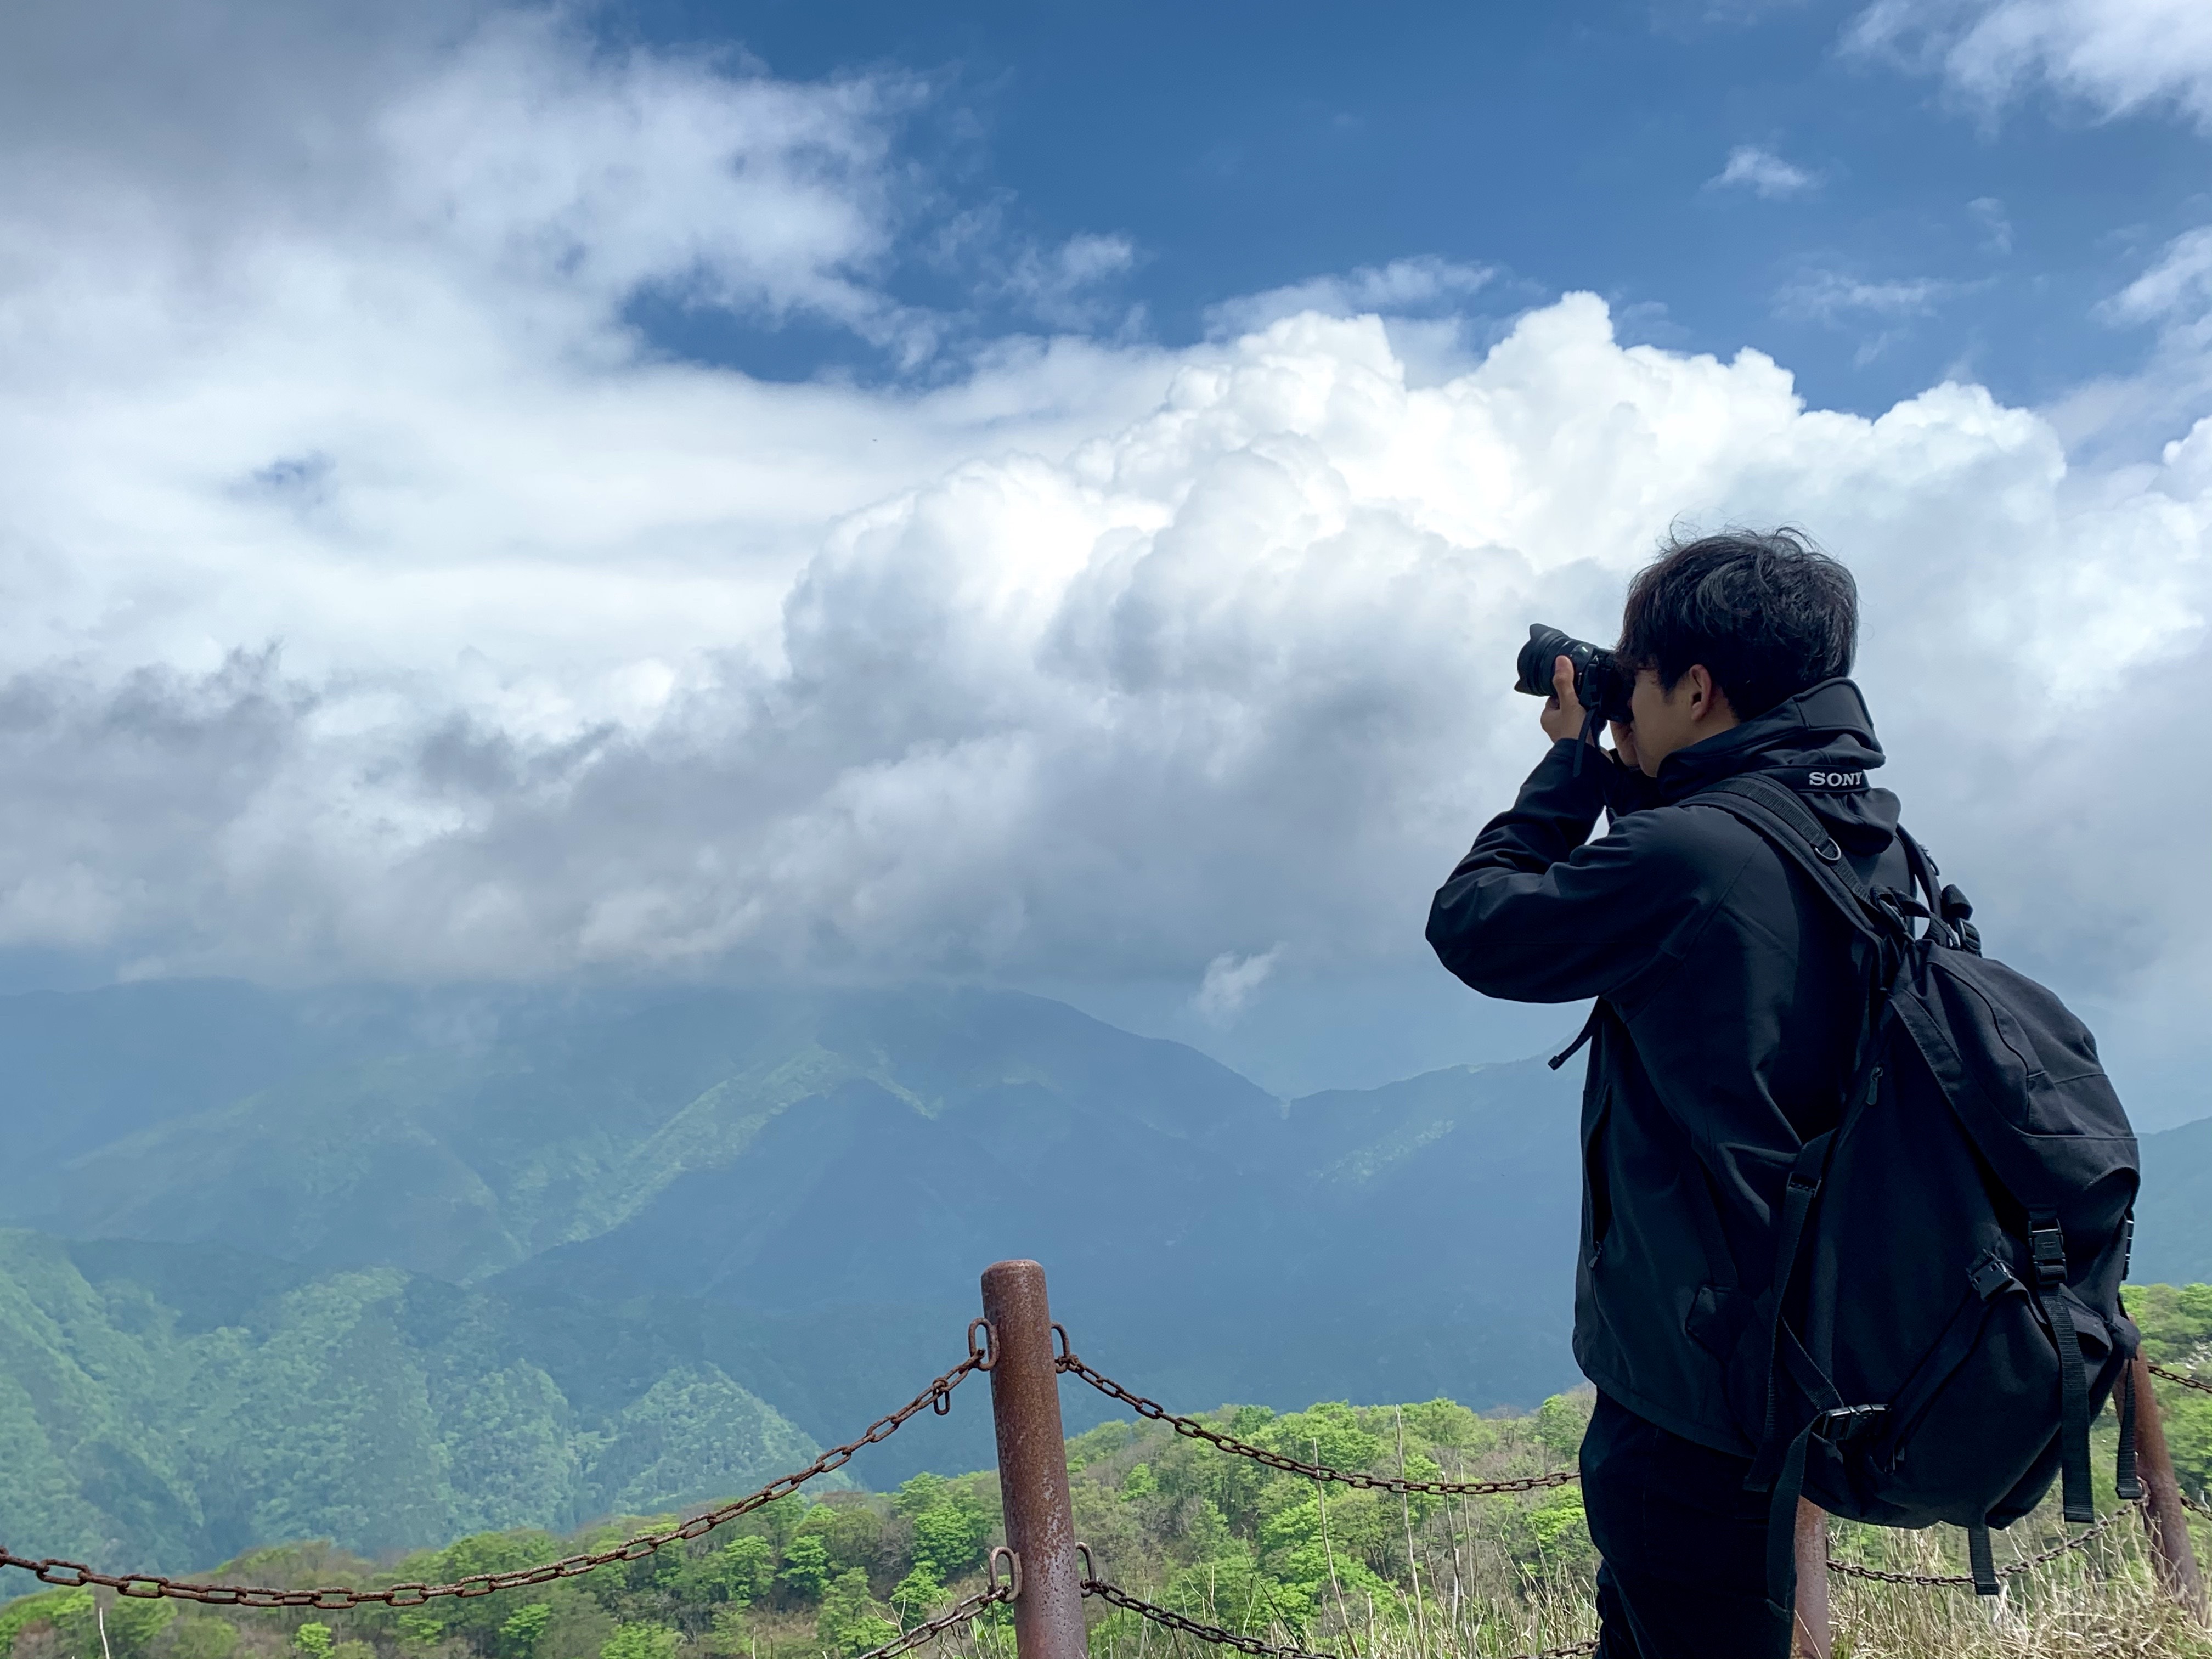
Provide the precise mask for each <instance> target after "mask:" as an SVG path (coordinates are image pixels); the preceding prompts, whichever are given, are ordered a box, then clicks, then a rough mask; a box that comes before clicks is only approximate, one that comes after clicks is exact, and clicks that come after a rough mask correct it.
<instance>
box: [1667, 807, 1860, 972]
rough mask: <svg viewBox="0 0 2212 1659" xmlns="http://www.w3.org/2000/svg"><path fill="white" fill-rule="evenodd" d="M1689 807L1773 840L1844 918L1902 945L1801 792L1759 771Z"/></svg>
mask: <svg viewBox="0 0 2212 1659" xmlns="http://www.w3.org/2000/svg"><path fill="white" fill-rule="evenodd" d="M1683 804H1684V805H1687V806H1717V807H1718V808H1719V809H1720V810H1721V811H1723V812H1726V813H1727V814H1728V815H1729V817H1732V818H1735V819H1737V820H1739V821H1740V822H1741V823H1747V824H1749V825H1750V826H1751V827H1752V828H1753V829H1756V830H1758V831H1759V834H1761V835H1762V836H1765V837H1766V839H1767V840H1768V841H1769V842H1771V843H1772V844H1773V846H1774V848H1775V850H1776V851H1778V852H1779V853H1780V854H1782V855H1783V856H1784V858H1786V859H1788V860H1790V862H1792V863H1793V864H1795V865H1796V866H1797V867H1798V868H1799V869H1801V870H1802V871H1803V872H1805V873H1806V874H1807V875H1808V876H1809V877H1811V878H1812V880H1813V884H1814V886H1815V887H1817V888H1819V889H1820V890H1821V891H1822V892H1823V893H1825V894H1826V895H1827V896H1828V897H1829V899H1830V900H1832V902H1834V904H1835V906H1836V908H1838V910H1840V911H1842V912H1843V913H1844V918H1845V920H1847V921H1850V924H1851V926H1852V927H1856V928H1857V930H1858V931H1859V932H1860V933H1863V934H1865V935H1866V936H1867V937H1868V938H1869V939H1872V940H1874V941H1875V943H1876V944H1877V945H1894V944H1896V943H1897V942H1898V935H1899V924H1898V923H1897V922H1896V921H1893V919H1892V918H1891V916H1890V915H1889V913H1888V911H1887V910H1886V909H1885V908H1883V907H1882V906H1881V904H1880V903H1879V902H1876V900H1875V896H1874V893H1873V891H1872V890H1871V889H1869V887H1868V886H1867V884H1866V880H1865V878H1863V877H1862V876H1861V875H1860V874H1859V872H1857V870H1855V869H1853V868H1852V867H1851V863H1850V860H1849V859H1846V858H1845V857H1844V849H1843V848H1840V847H1838V845H1837V844H1836V840H1835V837H1834V836H1831V835H1830V834H1829V833H1828V832H1827V831H1826V829H1823V828H1822V827H1821V824H1820V819H1818V818H1816V817H1814V816H1813V814H1812V811H1810V810H1809V809H1808V807H1807V806H1806V805H1805V803H1804V802H1803V801H1801V800H1799V799H1797V792H1796V790H1794V789H1792V788H1790V786H1789V785H1787V784H1784V783H1777V782H1776V781H1774V780H1773V779H1771V778H1765V777H1761V776H1759V775H1758V774H1757V773H1755V772H1747V773H1742V774H1739V775H1737V776H1735V777H1732V778H1723V779H1722V780H1721V781H1719V782H1718V783H1717V784H1714V785H1713V786H1712V787H1711V788H1708V789H1701V790H1699V792H1698V793H1696V794H1694V795H1692V796H1691V797H1690V798H1689V799H1687V800H1686V801H1685V802H1684V803H1683Z"/></svg>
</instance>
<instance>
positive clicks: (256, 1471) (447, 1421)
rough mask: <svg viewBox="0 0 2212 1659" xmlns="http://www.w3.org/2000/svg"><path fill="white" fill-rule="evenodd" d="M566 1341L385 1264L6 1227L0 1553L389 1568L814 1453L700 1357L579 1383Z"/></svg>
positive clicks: (642, 1504) (702, 1490)
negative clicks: (304, 1266)
mask: <svg viewBox="0 0 2212 1659" xmlns="http://www.w3.org/2000/svg"><path fill="white" fill-rule="evenodd" d="M525 1333H527V1334H528V1337H529V1339H530V1340H524V1336H525ZM557 1334H558V1333H557V1332H548V1331H547V1330H545V1329H544V1328H541V1327H539V1326H537V1325H535V1324H533V1322H531V1321H529V1320H527V1319H526V1318H524V1317H522V1316H519V1315H518V1314H517V1312H516V1311H515V1310H513V1309H511V1308H508V1307H507V1306H505V1305H504V1304H501V1303H499V1302H498V1301H496V1300H495V1299H493V1298H490V1297H483V1296H480V1295H476V1294H472V1293H471V1292H469V1291H463V1290H459V1289H457V1288H456V1287H454V1286H453V1285H444V1284H441V1283H439V1282H438V1281H437V1280H435V1279H424V1278H422V1277H420V1276H416V1275H410V1274H407V1273H400V1272H398V1270H397V1269H394V1268H390V1267H376V1268H364V1269H361V1270H357V1271H351V1272H341V1273H326V1274H322V1275H319V1276H318V1275H312V1274H309V1273H306V1272H304V1271H303V1270H301V1269H298V1268H294V1267H287V1266H286V1265H285V1264H283V1263H281V1262H272V1261H266V1260H264V1259H261V1258H257V1257H252V1256H246V1255H240V1254H238V1253H236V1252H233V1251H228V1250H222V1249H215V1248H210V1247H199V1248H197V1249H177V1248H168V1249H164V1248H162V1247H159V1246H148V1245H128V1244H115V1243H76V1244H69V1243H63V1242H61V1241H59V1240H56V1239H51V1238H46V1237H41V1236H40V1235H38V1234H34V1233H23V1232H7V1231H0V1538H5V1539H7V1540H9V1541H11V1542H15V1543H17V1544H22V1543H26V1542H27V1541H32V1540H36V1541H37V1547H38V1548H39V1549H40V1552H41V1553H48V1554H58V1555H70V1556H76V1557H77V1558H79V1559H97V1560H100V1561H105V1562H123V1561H128V1562H129V1564H130V1565H132V1566H134V1567H137V1566H143V1567H145V1568H147V1570H149V1571H160V1570H161V1568H162V1567H169V1568H184V1567H188V1566H191V1565H205V1564H206V1563H208V1562H210V1561H214V1560H217V1559H222V1557H224V1556H227V1555H232V1554H235V1553H239V1552H240V1551H242V1550H245V1549H246V1548H249V1547H252V1545H254V1544H257V1543H263V1542H266V1541H271V1540H275V1539H283V1538H288V1537H290V1538H296V1537H301V1536H303V1535H305V1536H313V1535H321V1536H325V1537H330V1538H333V1539H336V1540H337V1541H341V1542H342V1543H343V1544H344V1545H345V1546H346V1547H349V1548H351V1549H354V1550H357V1551H364V1552H368V1553H380V1552H387V1551H392V1550H398V1549H402V1548H405V1547H410V1546H419V1545H421V1544H422V1543H423V1542H425V1541H430V1540H437V1539H444V1538H450V1537H452V1536H453V1535H454V1534H456V1533H460V1532H470V1531H477V1530H481V1529H485V1528H508V1527H515V1526H524V1525H551V1526H555V1527H561V1528H566V1527H570V1526H574V1525H575V1524H576V1523H578V1522H580V1521H583V1520H586V1519H587V1518H589V1517H591V1516H597V1515H604V1514H606V1513H608V1512H610V1511H623V1510H636V1509H641V1508H647V1507H658V1506H659V1505H662V1504H668V1503H671V1502H673V1503H683V1502H686V1501H690V1500H693V1499H696V1498H704V1497H707V1496H708V1495H710V1494H711V1493H713V1492H718V1491H723V1490H727V1489H730V1488H733V1487H734V1488H738V1489H743V1488H744V1487H747V1486H754V1485H757V1484H758V1483H759V1482H760V1481H762V1480H766V1479H768V1478H769V1476H771V1475H774V1474H780V1473H781V1472H782V1471H784V1470H786V1469H789V1468H796V1467H798V1466H799V1465H800V1464H803V1463H805V1462H807V1461H808V1460H809V1459H810V1458H811V1457H812V1456H813V1455H814V1454H815V1452H816V1450H817V1447H816V1446H815V1443H813V1441H812V1440H811V1439H810V1438H809V1437H807V1436H806V1435H805V1434H804V1433H803V1432H801V1431H799V1430H798V1429H797V1428H795V1427H793V1425H792V1424H791V1423H790V1422H789V1421H787V1419H785V1418H784V1417H783V1416H782V1415H781V1413H778V1412H777V1411H776V1410H775V1408H774V1407H770V1406H769V1405H768V1404H766V1403H765V1402H764V1401H762V1400H760V1399H759V1398H758V1397H757V1395H753V1394H752V1393H750V1392H749V1391H748V1390H747V1389H744V1388H742V1387H740V1386H739V1385H738V1383H735V1382H733V1381H732V1380H731V1378H730V1377H729V1376H727V1375H726V1373H725V1372H724V1371H722V1370H720V1368H718V1367H717V1366H715V1365H714V1364H711V1363H709V1362H708V1361H706V1360H705V1359H703V1358H696V1357H693V1358H684V1357H681V1356H669V1357H667V1358H665V1360H664V1363H663V1364H662V1366H661V1367H660V1368H659V1370H658V1372H657V1374H653V1375H649V1376H645V1377H640V1378H637V1379H635V1382H634V1383H632V1385H631V1386H630V1387H629V1388H628V1389H624V1388H623V1387H620V1386H619V1383H618V1379H619V1375H620V1373H619V1369H618V1364H617V1361H616V1360H615V1359H614V1358H612V1357H611V1356H609V1355H605V1354H602V1355H600V1356H599V1366H598V1368H597V1374H596V1376H590V1377H586V1379H585V1380H584V1383H582V1385H581V1386H580V1385H579V1383H578V1382H577V1381H576V1379H575V1378H574V1376H573V1375H571V1374H570V1371H571V1368H565V1367H558V1362H557V1360H556V1368H558V1369H562V1371H563V1374H564V1376H569V1386H568V1388H567V1389H563V1387H562V1383H560V1382H559V1381H556V1377H555V1376H554V1375H553V1373H552V1372H551V1371H550V1370H548V1368H547V1366H546V1364H543V1363H540V1361H541V1359H542V1358H544V1357H545V1352H544V1351H545V1350H546V1349H547V1348H549V1347H550V1346H554V1339H555V1338H556V1337H557ZM609 1383H617V1386H614V1387H611V1388H610V1387H609V1386H608V1384H609ZM15 1588H17V1587H16V1586H12V1585H11V1586H0V1594H4V1593H7V1591H9V1590H12V1589H15Z"/></svg>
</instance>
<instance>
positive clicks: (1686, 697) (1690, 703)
mask: <svg viewBox="0 0 2212 1659" xmlns="http://www.w3.org/2000/svg"><path fill="white" fill-rule="evenodd" d="M1701 678H1703V676H1702V674H1701V671H1699V670H1695V669H1692V671H1690V672H1689V673H1686V674H1685V675H1683V676H1682V678H1680V679H1679V680H1677V681H1675V682H1674V690H1672V691H1664V690H1661V689H1660V686H1659V671H1658V670H1657V669H1656V668H1640V669H1638V670H1637V671H1636V685H1635V689H1634V690H1632V691H1630V693H1629V694H1628V710H1629V713H1630V714H1632V715H1633V716H1635V724H1634V725H1633V726H1632V727H1631V728H1630V729H1631V730H1632V732H1634V733H1635V740H1636V766H1637V769H1638V771H1640V772H1642V773H1643V774H1644V776H1645V777H1647V778H1656V777H1657V776H1658V775H1659V763H1660V762H1662V761H1663V760H1665V759H1666V758H1667V757H1668V756H1669V755H1671V754H1673V753H1674V751H1675V750H1677V749H1686V748H1688V747H1689V746H1690V745H1691V744H1693V743H1696V742H1699V740H1700V739H1702V738H1710V737H1711V736H1712V735H1713V731H1714V728H1713V726H1711V723H1710V721H1706V720H1699V719H1698V718H1697V709H1698V708H1699V702H1698V699H1699V690H1698V688H1697V682H1698V681H1699V680H1700V679H1701Z"/></svg>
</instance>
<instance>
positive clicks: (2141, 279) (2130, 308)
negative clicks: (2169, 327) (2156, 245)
mask: <svg viewBox="0 0 2212 1659" xmlns="http://www.w3.org/2000/svg"><path fill="white" fill-rule="evenodd" d="M2208 305H2212V225H2206V226H2202V227H2200V228H2197V229H2196V230H2192V231H2189V232H2187V233H2185V234H2182V235H2179V236H2177V237H2175V238H2174V239H2173V240H2172V241H2171V242H2169V243H2167V244H2166V251H2165V252H2163V253H2162V254H2160V256H2159V259H2158V263H2157V264H2154V265H2153V266H2151V268H2150V269H2149V270H2146V271H2145V272H2143V274H2142V276H2138V277H2136V279H2135V281H2133V282H2132V283H2129V284H2128V285H2127V287H2126V288H2124V289H2121V290H2120V292H2119V294H2118V295H2116V296H2115V297H2114V299H2113V301H2112V313H2113V314H2114V315H2115V316H2116V317H2118V318H2119V319H2123V320H2125V321H2128V322H2152V321H2157V320H2160V319H2167V318H2172V317H2176V316H2180V315H2184V314H2189V315H2194V314H2196V313H2198V312H2201V311H2203V309H2204V308H2205V307H2207V306H2208Z"/></svg>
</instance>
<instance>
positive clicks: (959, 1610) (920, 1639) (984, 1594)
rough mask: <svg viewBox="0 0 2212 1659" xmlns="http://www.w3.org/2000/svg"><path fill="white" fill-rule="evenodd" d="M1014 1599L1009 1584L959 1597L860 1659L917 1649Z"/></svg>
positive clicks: (888, 1656) (885, 1658) (882, 1658)
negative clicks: (984, 1611) (999, 1602)
mask: <svg viewBox="0 0 2212 1659" xmlns="http://www.w3.org/2000/svg"><path fill="white" fill-rule="evenodd" d="M1013 1599H1014V1587H1013V1586H1012V1584H994V1585H992V1586H991V1587H990V1588H989V1589H979V1590H977V1591H976V1592H975V1594H974V1595H963V1596H962V1597H961V1598H960V1599H959V1600H958V1601H955V1602H954V1603H953V1604H952V1605H951V1607H947V1608H946V1609H945V1611H944V1612H943V1613H939V1614H938V1615H937V1617H936V1618H934V1619H932V1620H927V1622H925V1623H922V1624H919V1625H916V1626H915V1627H914V1628H913V1629H912V1630H908V1631H901V1632H899V1633H898V1635H897V1636H896V1638H893V1639H892V1640H890V1641H889V1642H886V1643H884V1644H883V1646H881V1647H879V1648H870V1649H869V1650H867V1651H866V1653H864V1654H862V1655H861V1656H860V1659H892V1656H894V1655H896V1654H901V1653H905V1652H908V1651H909V1650H912V1649H915V1648H918V1647H920V1646H921V1644H923V1643H924V1642H933V1641H935V1640H936V1639H937V1638H939V1637H940V1636H942V1635H944V1634H945V1632H947V1631H949V1630H951V1629H954V1628H955V1627H957V1626H961V1625H964V1624H967V1623H968V1622H969V1620H973V1619H974V1618H975V1615H976V1614H977V1613H981V1612H982V1611H983V1609H984V1608H986V1607H989V1606H990V1605H991V1604H992V1603H993V1602H994V1601H1012V1600H1013Z"/></svg>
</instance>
